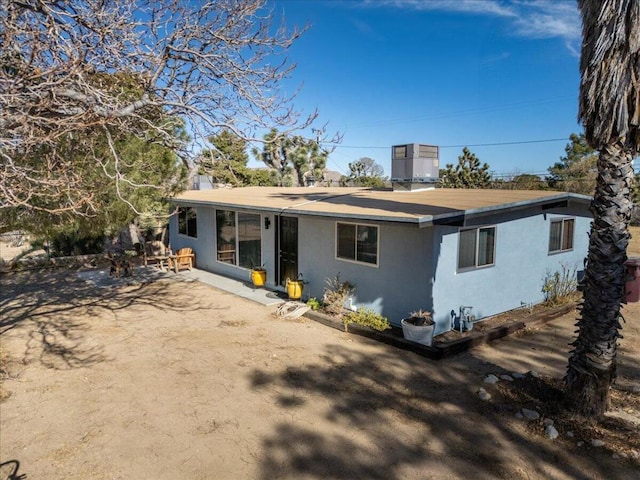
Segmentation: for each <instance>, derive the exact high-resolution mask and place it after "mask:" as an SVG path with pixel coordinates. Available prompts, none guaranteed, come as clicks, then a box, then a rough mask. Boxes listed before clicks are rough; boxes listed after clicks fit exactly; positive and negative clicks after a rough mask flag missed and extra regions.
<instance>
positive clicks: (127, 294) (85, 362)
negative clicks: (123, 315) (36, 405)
mask: <svg viewBox="0 0 640 480" xmlns="http://www.w3.org/2000/svg"><path fill="white" fill-rule="evenodd" d="M139 278H143V277H142V276H140V277H139ZM133 280H135V277H134V278H133ZM171 283H172V280H171V281H132V279H113V280H112V281H111V283H110V284H106V285H104V286H102V287H99V286H97V285H96V283H95V282H89V281H86V280H85V278H83V277H82V276H81V275H79V273H78V272H76V271H73V270H59V271H53V272H42V271H34V272H20V273H14V274H7V275H2V276H0V336H2V335H5V334H6V333H7V332H8V331H9V330H11V329H13V328H16V327H20V328H23V327H24V328H28V334H27V342H26V346H25V353H24V358H23V359H22V362H23V363H28V362H31V361H33V360H35V359H37V360H38V361H40V362H41V363H42V364H43V365H45V366H46V367H48V368H53V369H69V368H79V367H88V366H91V365H93V364H96V363H100V362H104V361H107V360H108V358H107V357H106V356H105V353H104V347H103V346H101V345H96V344H94V343H93V342H92V340H91V339H90V337H89V336H88V335H87V331H88V330H89V328H90V319H92V318H95V317H99V316H100V315H103V314H104V313H105V312H106V313H108V314H110V315H112V316H113V318H114V320H117V318H118V312H120V311H122V310H124V309H127V308H130V307H134V306H141V305H146V306H152V307H153V308H156V309H159V310H171V311H179V312H183V311H192V310H195V309H198V308H201V307H199V305H198V303H197V300H195V299H193V298H191V297H190V296H188V295H184V292H183V290H181V289H176V288H172V287H171ZM174 283H175V282H174Z"/></svg>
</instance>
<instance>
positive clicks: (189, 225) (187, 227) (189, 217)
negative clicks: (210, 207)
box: [178, 207, 198, 238]
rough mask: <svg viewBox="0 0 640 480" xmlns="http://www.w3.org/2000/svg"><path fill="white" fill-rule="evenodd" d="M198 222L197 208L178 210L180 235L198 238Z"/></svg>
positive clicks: (181, 208)
mask: <svg viewBox="0 0 640 480" xmlns="http://www.w3.org/2000/svg"><path fill="white" fill-rule="evenodd" d="M197 220H198V219H197V215H196V209H195V208H191V207H186V208H183V207H180V208H178V233H180V234H182V235H187V236H188V237H194V238H196V237H197V236H198V221H197Z"/></svg>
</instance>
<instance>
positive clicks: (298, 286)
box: [287, 280, 304, 300]
mask: <svg viewBox="0 0 640 480" xmlns="http://www.w3.org/2000/svg"><path fill="white" fill-rule="evenodd" d="M303 288H304V284H303V283H302V280H287V295H289V299H290V300H300V297H302V289H303Z"/></svg>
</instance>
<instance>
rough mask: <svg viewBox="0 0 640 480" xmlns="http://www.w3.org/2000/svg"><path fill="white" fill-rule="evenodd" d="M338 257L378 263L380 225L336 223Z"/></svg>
mask: <svg viewBox="0 0 640 480" xmlns="http://www.w3.org/2000/svg"><path fill="white" fill-rule="evenodd" d="M336 238H337V240H336V257H338V258H341V259H343V260H351V261H354V262H361V263H368V264H371V265H377V264H378V227H377V226H375V225H357V224H355V223H337V224H336Z"/></svg>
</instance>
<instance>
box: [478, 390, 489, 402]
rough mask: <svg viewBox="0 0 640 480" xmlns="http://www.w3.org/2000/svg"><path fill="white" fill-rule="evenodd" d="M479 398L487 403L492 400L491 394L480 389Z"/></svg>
mask: <svg viewBox="0 0 640 480" xmlns="http://www.w3.org/2000/svg"><path fill="white" fill-rule="evenodd" d="M478 397H480V400H484V401H485V402H487V401H489V400H491V394H490V393H489V392H487V391H486V390H485V389H484V388H480V389H479V390H478Z"/></svg>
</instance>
